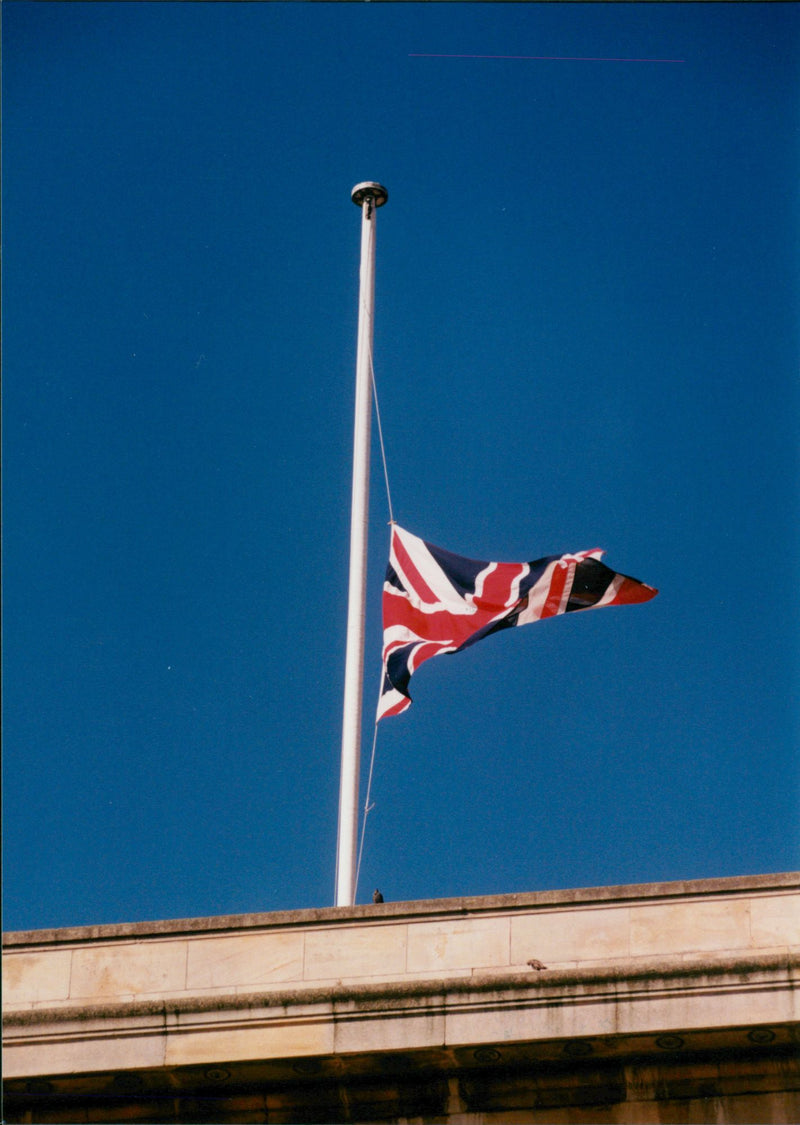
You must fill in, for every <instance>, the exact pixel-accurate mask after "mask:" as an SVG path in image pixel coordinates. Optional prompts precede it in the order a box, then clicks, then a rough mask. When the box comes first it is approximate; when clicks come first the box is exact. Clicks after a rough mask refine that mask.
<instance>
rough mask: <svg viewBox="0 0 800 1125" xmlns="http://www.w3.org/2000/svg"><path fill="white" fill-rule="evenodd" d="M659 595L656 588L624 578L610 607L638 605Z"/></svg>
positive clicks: (633, 579) (609, 603)
mask: <svg viewBox="0 0 800 1125" xmlns="http://www.w3.org/2000/svg"><path fill="white" fill-rule="evenodd" d="M657 593H658V590H656V588H655V587H654V586H646V585H645V583H644V582H637V581H636V579H635V578H625V577H623V581H622V585H621V586H620V588H619V590H617V593H616V595H615V597H614V598H613V600H612V601H610V602H608V605H638V604H639V603H640V602H649V601H650V599H651V598H654V597H655V596H656V594H657Z"/></svg>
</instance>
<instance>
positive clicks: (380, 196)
mask: <svg viewBox="0 0 800 1125" xmlns="http://www.w3.org/2000/svg"><path fill="white" fill-rule="evenodd" d="M350 198H351V199H352V201H353V203H355V205H356V207H361V206H362V205H363V203H364V200H365V199H372V200H373V201H374V203H375V206H376V207H383V205H384V203H385V202H386V200H387V199H388V198H389V193H388V191H387V190H386V188H385V187H384V186H383V184H376V183H373V182H372V181H371V180H366V181H365V182H364V183H363V184H356V186H355V187H354V188H353V190H352V191H351V192H350Z"/></svg>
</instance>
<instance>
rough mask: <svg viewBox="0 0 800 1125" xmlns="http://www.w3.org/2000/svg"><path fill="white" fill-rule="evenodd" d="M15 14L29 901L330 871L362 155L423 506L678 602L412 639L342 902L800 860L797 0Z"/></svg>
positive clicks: (9, 131) (411, 507)
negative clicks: (570, 554) (439, 645)
mask: <svg viewBox="0 0 800 1125" xmlns="http://www.w3.org/2000/svg"><path fill="white" fill-rule="evenodd" d="M2 15H3V35H4V52H3V75H2V82H3V107H4V120H3V185H2V186H3V230H4V277H3V281H4V296H3V328H4V346H3V359H4V494H3V495H4V570H5V578H4V612H5V622H4V683H5V703H4V730H5V739H4V745H5V750H4V790H3V796H4V802H3V803H4V844H5V847H4V861H5V862H4V892H5V906H4V910H5V914H4V927H5V928H6V929H29V928H42V927H50V926H67V925H78V924H88V923H102V922H115V921H127V920H139V919H151V918H174V917H188V916H202V915H211V914H224V913H238V912H250V911H264V910H278V909H284V908H295V907H307V906H324V905H330V904H331V903H332V901H333V884H334V871H335V846H336V819H337V803H338V775H339V754H340V739H341V710H342V688H343V654H344V639H345V626H346V588H347V567H348V558H347V554H348V539H349V503H350V472H351V443H352V422H353V419H352V414H353V392H354V377H355V345H356V314H357V288H358V256H359V227H360V217H359V213H358V211H357V209H356V208H355V207H354V206H353V204H352V203H351V202H350V189H351V187H352V186H353V185H354V184H355V183H357V182H359V181H361V180H366V179H376V180H380V181H381V182H382V183H384V184H385V185H386V186H387V187H388V189H389V193H390V198H389V202H388V204H387V206H386V207H385V208H383V210H382V211H380V213H379V216H378V229H377V251H378V252H377V283H376V326H375V370H376V376H377V380H378V389H379V394H380V400H381V411H382V418H383V426H384V432H385V438H386V446H387V455H388V463H389V474H390V484H391V488H392V500H393V504H394V509H395V516H396V518H397V519H398V520H399V522H400V523H402V524H403V525H404V526H406V527H407V528H409V530H411V531H412V532H414V533H415V534H418V535H421V536H422V537H423V538H426V539H429V540H431V541H432V542H434V543H437V544H440V545H442V546H445V547H447V548H449V549H450V550H452V551H455V552H458V553H460V554H464V555H468V556H471V557H477V558H494V559H499V560H503V561H519V560H524V559H535V558H538V557H540V556H542V555H545V554H551V553H558V552H561V551H570V550H579V549H584V548H590V547H604V548H605V549H606V550H607V552H608V554H607V556H606V561H607V562H608V563H609V565H611V566H612V567H615V568H617V569H619V570H621V571H623V572H625V573H627V574H632V575H635V576H636V577H638V578H641V579H642V580H644V581H646V582H649V583H651V584H652V585H655V586H657V587H659V589H660V591H661V593H660V595H659V597H658V598H656V600H655V601H653V602H650V603H648V604H647V605H643V606H635V607H631V608H630V609H609V610H604V611H602V612H597V613H586V614H577V615H571V616H570V617H569V618H558V619H555V620H551V621H548V622H543V623H541V624H539V625H534V626H530V627H528V628H526V629H519V630H511V631H508V632H505V633H502V634H500V635H498V636H495V637H492V638H489V639H488V640H487V641H485V642H483V643H482V644H480V645H476V646H475V647H473V648H471V649H469V650H468V651H467V652H465V653H463V654H459V655H457V656H452V657H441V658H439V659H437V660H433V661H431V662H430V663H428V664H426V665H425V667H424V668H422V669H421V670H420V671H419V673H418V674H417V676H416V677H415V678H414V681H413V683H412V694H413V696H414V704H413V706H412V708H411V709H410V710H409V711H408V712H406V713H405V714H404V715H402V716H400V717H398V718H396V719H389V720H386V721H385V722H384V723H382V724H381V730H380V738H379V740H378V757H377V763H376V768H375V782H374V791H373V799H374V801H375V808H374V810H373V812H372V814H371V816H370V819H369V829H368V834H367V842H366V848H365V856H364V861H363V867H362V875H361V883H360V898H361V900H362V901H366V900H368V899H369V896H370V894H371V891H372V888H373V887H374V886H379V887H380V888H381V889H382V890H383V892H384V895H385V896H386V898H387V900H399V899H404V900H405V899H424V898H438V897H447V896H454V895H473V894H493V893H503V892H515V891H535V890H539V889H549V888H564V887H578V886H599V885H609V884H617V883H634V882H650V881H657V880H671V879H694V878H703V877H714V876H727V875H740V874H750V873H759V872H774V871H783V870H791V869H793V868H796V867H798V866H800V829H799V827H798V826H799V824H800V764H799V763H798V735H799V734H800V723H799V722H798V718H799V715H798V673H799V672H800V661H799V660H798V654H799V650H800V641H798V637H799V636H800V632H799V629H798V627H799V626H800V613H798V598H797V592H796V588H795V587H796V580H797V573H798V555H799V553H800V552H799V551H798V548H800V543H799V542H798V520H797V515H798V480H799V474H798V453H797V435H798V388H797V369H798V357H799V355H800V348H799V346H798V311H799V305H800V284H799V283H800V253H799V252H800V202H799V201H798V191H797V184H798V173H799V172H800V97H799V96H798V92H799V91H800V7H798V5H797V4H766V5H761V4H731V5H728V4H724V3H712V4H675V5H670V4H667V5H660V4H650V3H644V4H641V5H639V4H630V3H623V4H619V5H613V4H611V5H606V4H602V5H601V4H585V5H582V4H578V5H570V4H568V5H560V4H550V3H545V4H541V5H537V4H531V5H528V4H507V5H505V4H482V3H466V4H463V5H462V4H457V3H454V4H414V3H402V4H381V3H371V4H368V3H365V4H356V3H354V4H339V3H334V4H324V3H317V4H291V3H290V4H280V3H275V4H272V3H263V4H262V3H253V4H244V3H230V4H225V3H202V4H195V3H148V4H138V3H88V4H81V3H70V4H62V3H46V2H45V3H25V2H21V0H10V2H7V3H5V4H4V5H3V13H2ZM423 53H424V54H428V55H435V56H446V55H458V54H460V55H494V56H498V55H514V56H539V57H538V58H516V59H501V58H448V57H428V58H418V57H417V58H415V57H411V56H412V55H414V54H423ZM566 59H572V60H574V61H557V60H566ZM589 59H593V60H602V59H629V60H646V59H650V60H683V61H671V62H645V61H627V62H626V61H614V62H612V61H587V60H589ZM373 453H374V456H373V473H372V484H373V487H372V507H371V535H372V538H371V546H370V552H369V563H370V577H369V583H370V585H369V596H368V623H367V624H368V636H367V669H366V680H367V688H368V691H367V700H366V702H365V741H367V739H368V737H369V734H370V728H371V725H372V715H373V713H374V705H375V699H376V698H377V691H378V683H379V662H380V646H381V633H380V589H381V582H382V575H383V570H384V567H385V561H386V552H387V546H388V528H387V519H388V511H387V505H386V497H385V490H384V487H383V476H382V472H381V468H380V463H379V459H378V457H377V445H375V447H374V450H373ZM373 686H374V690H373ZM366 764H367V763H366V760H365V762H364V769H365V771H366Z"/></svg>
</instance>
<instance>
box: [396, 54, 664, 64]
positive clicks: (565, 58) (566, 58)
mask: <svg viewBox="0 0 800 1125" xmlns="http://www.w3.org/2000/svg"><path fill="white" fill-rule="evenodd" d="M408 57H409V58H410V59H527V60H529V61H531V62H638V63H682V62H686V59H605V58H592V57H591V56H588V57H587V56H583V55H574V56H573V55H438V54H424V53H421V54H409V56H408Z"/></svg>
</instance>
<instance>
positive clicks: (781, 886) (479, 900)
mask: <svg viewBox="0 0 800 1125" xmlns="http://www.w3.org/2000/svg"><path fill="white" fill-rule="evenodd" d="M781 890H785V891H787V892H790V891H798V890H800V872H783V873H778V874H768V875H742V876H733V877H729V878H721V879H697V880H686V881H676V882H667V883H646V884H631V885H626V886H614V887H581V888H577V889H570V890H553V891H534V892H526V893H520V894H504V895H480V896H473V897H467V898H446V899H429V900H424V901H415V902H387V903H382V904H380V905H378V906H375V905H372V904H369V905H365V906H353V907H321V908H315V909H306V910H284V911H276V912H272V913H263V914H234V915H220V916H217V917H210V918H184V919H167V920H165V921H154V922H130V923H112V924H105V925H97V926H73V927H67V928H63V929H49V930H25V931H16V932H10V933H4V934H3V946H4V948H9V949H10V948H12V947H20V946H35V947H42V946H49V947H53V946H58V945H71V944H75V943H76V942H79V943H85V942H90V941H104V942H108V941H114V940H120V941H124V940H131V939H139V938H145V937H160V936H163V937H175V936H181V935H190V934H206V935H211V934H215V933H226V934H230V933H231V932H239V933H244V932H247V931H249V930H264V929H270V930H274V929H281V928H284V927H296V926H298V925H303V926H309V925H332V926H335V925H337V924H342V923H347V922H354V921H361V920H370V921H374V920H377V919H386V920H391V921H400V920H406V919H420V920H421V919H423V918H430V917H434V916H441V917H447V918H458V917H464V916H470V917H474V916H476V915H481V914H483V915H491V914H494V913H497V912H502V913H503V914H508V913H513V912H516V911H520V912H525V911H531V910H535V909H536V908H554V907H556V908H557V907H569V906H591V905H592V904H596V905H598V906H609V905H612V904H615V903H624V902H628V901H634V900H635V901H636V902H638V903H639V904H642V903H645V902H648V901H650V902H655V901H664V900H669V899H671V898H676V899H677V898H682V899H685V898H692V897H704V896H720V895H725V896H728V895H730V896H738V895H753V894H758V893H759V892H768V891H772V892H775V891H781Z"/></svg>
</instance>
